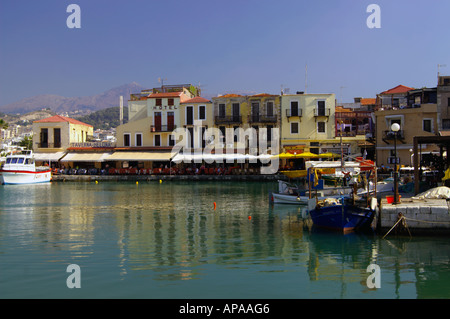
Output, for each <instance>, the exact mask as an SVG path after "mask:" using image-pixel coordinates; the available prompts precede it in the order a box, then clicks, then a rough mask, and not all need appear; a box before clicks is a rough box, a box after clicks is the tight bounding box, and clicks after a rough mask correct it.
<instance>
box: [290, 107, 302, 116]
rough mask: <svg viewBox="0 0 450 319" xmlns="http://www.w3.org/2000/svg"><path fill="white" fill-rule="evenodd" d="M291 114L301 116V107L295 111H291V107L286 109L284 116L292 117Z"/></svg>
mask: <svg viewBox="0 0 450 319" xmlns="http://www.w3.org/2000/svg"><path fill="white" fill-rule="evenodd" d="M293 116H303V112H302V109H298V110H297V112H295V111H294V112H292V110H291V109H288V110H286V117H293Z"/></svg>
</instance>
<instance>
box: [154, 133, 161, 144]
mask: <svg viewBox="0 0 450 319" xmlns="http://www.w3.org/2000/svg"><path fill="white" fill-rule="evenodd" d="M155 146H161V135H159V134H156V135H155Z"/></svg>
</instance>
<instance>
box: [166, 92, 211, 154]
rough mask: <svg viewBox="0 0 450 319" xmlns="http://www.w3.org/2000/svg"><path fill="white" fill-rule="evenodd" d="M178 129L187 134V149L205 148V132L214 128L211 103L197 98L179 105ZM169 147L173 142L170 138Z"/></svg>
mask: <svg viewBox="0 0 450 319" xmlns="http://www.w3.org/2000/svg"><path fill="white" fill-rule="evenodd" d="M180 124H181V125H180V127H182V128H185V129H186V130H187V131H188V132H189V135H188V136H189V138H188V140H187V141H186V142H187V145H186V146H187V148H189V149H194V150H195V149H203V148H205V146H206V141H205V139H204V133H205V131H206V130H207V129H208V128H210V127H214V115H213V111H212V102H211V101H210V100H208V99H205V98H203V97H201V96H197V97H194V98H191V99H188V100H184V101H183V102H181V103H180ZM169 138H170V140H169V145H170V146H174V145H175V140H174V139H173V138H172V137H171V136H170V137H169Z"/></svg>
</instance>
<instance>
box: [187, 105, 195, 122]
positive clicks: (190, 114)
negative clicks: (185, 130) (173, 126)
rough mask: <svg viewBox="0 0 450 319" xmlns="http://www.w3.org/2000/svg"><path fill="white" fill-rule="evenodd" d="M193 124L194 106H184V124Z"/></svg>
mask: <svg viewBox="0 0 450 319" xmlns="http://www.w3.org/2000/svg"><path fill="white" fill-rule="evenodd" d="M193 124H194V107H193V106H186V125H193Z"/></svg>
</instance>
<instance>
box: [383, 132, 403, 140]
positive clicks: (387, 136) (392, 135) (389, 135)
mask: <svg viewBox="0 0 450 319" xmlns="http://www.w3.org/2000/svg"><path fill="white" fill-rule="evenodd" d="M404 132H405V131H403V130H400V131H398V132H397V139H404V138H405V134H404ZM394 138H395V132H393V131H384V132H383V140H393V139H394Z"/></svg>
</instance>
